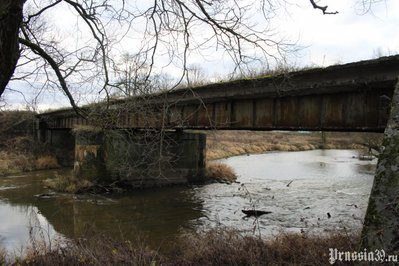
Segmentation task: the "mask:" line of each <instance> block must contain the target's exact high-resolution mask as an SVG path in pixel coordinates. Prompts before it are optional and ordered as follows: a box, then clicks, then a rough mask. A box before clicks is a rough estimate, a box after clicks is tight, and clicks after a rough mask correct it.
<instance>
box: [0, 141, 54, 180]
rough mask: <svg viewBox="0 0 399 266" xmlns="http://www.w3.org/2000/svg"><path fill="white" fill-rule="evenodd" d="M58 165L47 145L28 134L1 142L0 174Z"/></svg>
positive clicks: (49, 167)
mask: <svg viewBox="0 0 399 266" xmlns="http://www.w3.org/2000/svg"><path fill="white" fill-rule="evenodd" d="M59 167H60V165H59V164H58V161H57V159H56V157H55V156H54V155H53V153H52V152H51V151H50V149H49V147H47V146H46V145H44V144H42V143H38V142H37V141H35V140H34V139H33V138H32V137H30V136H22V137H20V136H18V137H13V138H10V139H8V141H6V142H5V143H2V151H1V152H0V176H1V175H10V174H17V173H21V172H28V171H34V170H44V169H53V168H59Z"/></svg>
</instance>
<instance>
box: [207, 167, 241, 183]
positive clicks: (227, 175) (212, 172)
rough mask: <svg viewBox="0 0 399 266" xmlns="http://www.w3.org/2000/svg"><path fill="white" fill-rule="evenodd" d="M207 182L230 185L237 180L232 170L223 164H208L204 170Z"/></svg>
mask: <svg viewBox="0 0 399 266" xmlns="http://www.w3.org/2000/svg"><path fill="white" fill-rule="evenodd" d="M205 178H206V180H207V181H217V182H228V183H232V182H234V181H235V180H236V179H237V175H236V173H235V172H234V170H233V168H231V167H230V166H228V165H227V164H223V163H208V164H207V166H206V169H205Z"/></svg>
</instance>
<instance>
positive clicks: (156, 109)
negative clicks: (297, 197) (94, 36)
mask: <svg viewBox="0 0 399 266" xmlns="http://www.w3.org/2000/svg"><path fill="white" fill-rule="evenodd" d="M398 75H399V56H391V57H383V58H380V59H376V60H368V61H361V62H356V63H350V64H346V65H338V66H332V67H327V68H319V69H310V70H306V71H299V72H291V73H286V74H282V75H278V76H274V77H263V78H257V79H244V80H236V81H231V82H226V83H219V84H210V85H206V86H202V87H197V88H186V89H180V90H175V91H172V92H168V93H167V94H161V93H159V94H154V95H151V96H150V97H146V100H145V103H143V102H144V101H143V100H142V99H141V98H140V97H136V98H130V99H123V100H117V101H114V102H112V103H111V106H110V109H109V110H111V111H112V110H113V111H114V112H115V113H117V114H118V116H119V117H118V118H117V119H116V120H117V122H115V125H114V126H115V127H128V128H147V127H152V128H159V127H161V126H164V127H165V128H187V129H249V130H328V131H374V132H383V130H384V128H385V126H386V123H387V120H388V116H389V109H390V108H389V104H390V99H391V98H392V95H393V90H394V86H395V83H396V81H397V77H398ZM166 96H167V97H166ZM165 99H167V101H166V100H165ZM129 103H134V105H136V106H137V105H140V104H143V105H144V104H145V106H146V107H147V109H148V107H150V108H149V109H151V110H152V111H146V112H144V113H143V112H137V111H136V112H134V111H130V110H129V109H128V108H126V106H129ZM165 105H167V106H168V108H167V109H166V110H167V111H166V112H165V113H163V115H162V110H165V109H164V108H163V107H164V106H165ZM124 108H125V109H124ZM119 109H121V110H119ZM147 109H146V110H147ZM117 110H119V111H117ZM129 111H130V112H129ZM162 117H163V118H164V119H163V120H162ZM40 118H42V119H44V120H46V121H47V123H48V127H50V128H71V127H74V126H76V125H82V124H87V123H90V121H84V120H82V119H77V117H76V115H75V114H74V112H73V110H72V109H67V110H57V111H53V112H48V113H44V114H42V115H40Z"/></svg>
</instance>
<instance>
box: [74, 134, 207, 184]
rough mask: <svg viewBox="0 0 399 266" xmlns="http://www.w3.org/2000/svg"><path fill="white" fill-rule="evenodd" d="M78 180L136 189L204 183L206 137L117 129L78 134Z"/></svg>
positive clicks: (76, 150)
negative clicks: (121, 185) (112, 183)
mask: <svg viewBox="0 0 399 266" xmlns="http://www.w3.org/2000/svg"><path fill="white" fill-rule="evenodd" d="M75 135H76V145H75V164H74V170H75V173H76V175H77V176H78V177H80V178H84V179H88V180H93V181H100V182H108V183H109V182H114V181H123V182H125V183H128V184H130V185H132V186H133V187H153V186H163V185H169V184H184V183H188V182H201V181H202V180H203V178H204V173H205V148H206V135H205V134H203V133H191V132H172V131H169V132H160V131H149V130H146V131H135V130H130V129H115V130H106V131H95V130H94V131H89V130H82V131H77V132H75Z"/></svg>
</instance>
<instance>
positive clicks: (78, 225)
mask: <svg viewBox="0 0 399 266" xmlns="http://www.w3.org/2000/svg"><path fill="white" fill-rule="evenodd" d="M56 174H58V173H56V172H55V171H49V172H45V171H44V172H40V173H34V174H30V175H26V176H19V177H9V178H5V179H1V180H0V199H2V200H1V201H0V213H1V220H0V236H1V237H2V238H4V239H5V240H4V241H3V242H4V245H5V246H6V248H7V249H9V250H12V249H15V248H16V249H19V248H20V247H21V245H26V243H27V241H28V240H29V234H28V233H29V227H30V226H31V224H32V220H33V221H37V220H40V221H41V223H40V224H39V225H38V224H36V227H37V228H39V227H41V228H44V229H46V230H49V232H50V235H51V237H54V236H56V235H57V236H66V237H68V238H74V237H80V236H82V235H84V234H85V233H86V231H87V230H88V229H95V230H96V231H98V232H105V233H107V234H108V235H110V236H112V237H115V238H123V239H135V238H136V237H137V235H138V234H141V235H144V236H146V237H148V239H149V242H150V244H153V245H154V246H155V247H158V246H159V243H161V242H162V241H167V239H168V238H171V237H173V236H175V235H176V234H178V232H179V230H181V229H184V228H187V229H192V228H194V227H195V226H196V225H197V222H196V221H197V220H198V218H199V217H202V216H203V215H202V209H203V208H202V205H201V200H198V199H197V198H195V197H193V193H194V192H193V191H192V190H191V189H189V188H187V187H169V188H162V189H151V190H142V191H134V192H131V193H126V194H123V195H118V196H113V197H104V196H87V195H86V196H84V195H77V196H73V195H57V197H55V198H52V199H39V198H37V197H35V196H34V195H37V194H40V193H44V192H46V190H45V189H44V188H43V185H42V183H41V182H42V180H44V179H46V178H48V177H52V176H53V177H54V176H55V175H56ZM63 174H66V173H63ZM10 184H13V186H10ZM44 217H45V218H44ZM55 231H56V232H57V234H56V233H55Z"/></svg>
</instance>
